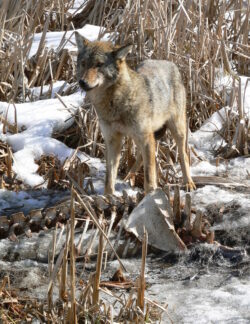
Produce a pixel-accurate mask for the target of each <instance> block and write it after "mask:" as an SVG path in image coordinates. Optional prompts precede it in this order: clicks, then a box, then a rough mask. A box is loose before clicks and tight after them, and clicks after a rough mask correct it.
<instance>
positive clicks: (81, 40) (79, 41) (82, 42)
mask: <svg viewBox="0 0 250 324" xmlns="http://www.w3.org/2000/svg"><path fill="white" fill-rule="evenodd" d="M75 38H76V45H77V47H78V50H80V51H81V50H84V49H85V48H86V47H87V46H88V45H89V43H90V41H89V40H87V38H85V37H83V36H82V35H81V34H79V33H78V32H75Z"/></svg>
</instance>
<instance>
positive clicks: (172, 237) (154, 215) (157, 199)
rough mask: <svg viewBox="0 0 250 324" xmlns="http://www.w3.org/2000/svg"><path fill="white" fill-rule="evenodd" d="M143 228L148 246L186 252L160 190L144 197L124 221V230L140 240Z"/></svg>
mask: <svg viewBox="0 0 250 324" xmlns="http://www.w3.org/2000/svg"><path fill="white" fill-rule="evenodd" d="M144 227H145V229H146V231H147V232H148V244H149V245H151V246H153V247H155V248H157V249H160V250H162V251H167V252H168V251H175V250H186V245H185V244H184V243H183V241H182V240H181V239H180V237H179V236H178V234H177V233H176V232H175V229H174V223H173V212H172V209H171V206H170V203H169V200H168V197H167V196H166V195H165V193H164V191H163V190H161V189H160V188H158V189H156V190H154V191H153V192H151V193H149V194H148V195H146V196H145V197H144V198H143V200H142V201H141V202H140V203H139V205H138V206H137V207H136V208H135V209H134V210H133V211H132V213H131V214H130V215H129V217H128V219H127V221H125V229H126V230H127V231H128V232H130V233H133V234H134V235H135V236H136V237H137V238H138V239H139V240H142V238H143V233H144Z"/></svg>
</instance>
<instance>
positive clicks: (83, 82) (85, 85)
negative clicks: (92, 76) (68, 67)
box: [79, 80, 88, 89]
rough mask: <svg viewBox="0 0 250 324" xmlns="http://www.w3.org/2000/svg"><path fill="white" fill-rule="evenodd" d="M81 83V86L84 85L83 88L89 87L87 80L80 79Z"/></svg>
mask: <svg viewBox="0 0 250 324" xmlns="http://www.w3.org/2000/svg"><path fill="white" fill-rule="evenodd" d="M79 85H80V87H82V88H83V89H86V88H88V84H87V82H85V81H84V80H80V81H79Z"/></svg>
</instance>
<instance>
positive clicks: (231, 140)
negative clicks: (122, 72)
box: [0, 0, 250, 181]
mask: <svg viewBox="0 0 250 324" xmlns="http://www.w3.org/2000/svg"><path fill="white" fill-rule="evenodd" d="M73 4H74V0H68V1H63V0H57V1H56V0H54V1H35V0H30V1H16V0H11V1H8V0H1V1H0V6H1V7H0V100H2V101H8V102H11V101H15V102H17V101H24V100H27V97H29V94H30V89H31V88H32V87H34V86H43V85H44V84H50V85H51V88H52V87H53V81H55V80H58V79H61V80H66V81H68V82H70V83H72V82H73V81H74V69H75V67H74V60H73V58H72V56H71V54H70V53H69V52H68V51H67V50H65V49H64V47H63V42H62V44H61V46H60V47H59V48H58V49H56V50H52V49H50V50H48V49H46V44H45V41H44V39H45V36H46V33H47V32H49V31H55V30H69V29H73V28H80V27H82V26H84V25H85V24H86V23H91V24H96V25H101V26H102V27H104V28H103V33H104V32H111V33H112V40H113V41H114V42H115V43H117V44H124V43H132V44H134V48H133V53H132V55H131V56H130V57H129V61H130V64H131V65H132V66H134V65H135V64H136V63H138V62H139V61H140V60H143V59H145V58H154V59H168V60H171V61H174V62H175V63H176V64H177V65H178V67H179V68H180V71H181V73H182V75H183V78H184V82H185V85H186V89H187V99H188V100H187V108H188V109H187V111H188V117H189V126H190V128H191V130H196V129H198V128H199V127H200V126H201V125H202V123H203V122H204V121H205V120H206V119H207V118H208V117H209V116H210V115H211V114H212V113H213V112H215V111H217V110H218V109H220V108H222V107H224V106H226V105H227V106H229V108H230V109H229V110H228V112H227V115H228V120H227V122H225V128H224V129H223V131H222V133H221V135H222V136H223V137H224V138H225V140H226V142H227V143H228V146H227V148H226V150H225V149H224V151H223V155H224V157H227V158H230V157H233V156H235V155H239V154H240V155H242V154H244V155H248V154H249V141H250V138H249V116H248V115H247V114H244V104H243V101H242V100H241V97H240V96H239V93H240V91H241V85H240V83H239V81H238V75H239V74H244V75H247V76H249V74H250V71H249V69H250V68H249V67H250V64H249V63H250V61H249V59H250V57H249V54H248V53H249V47H250V46H249V44H248V33H249V12H250V4H249V1H243V0H234V1H232V0H230V1H223V0H210V1H198V0H197V1H191V0H188V1H184V2H183V1H179V0H165V1H159V0H152V1H151V0H150V1H149V0H136V1H130V0H128V1H124V0H113V1H108V0H105V1H96V0H86V1H83V5H82V6H81V7H80V9H79V10H78V12H77V13H76V14H74V15H73V16H72V15H71V14H70V13H69V10H68V9H69V8H72V6H73ZM35 32H42V33H43V36H42V38H41V42H40V46H39V48H38V51H37V53H36V55H34V56H33V57H32V58H29V56H28V54H29V50H30V47H31V44H32V39H33V37H34V33H35ZM100 36H101V35H100ZM221 75H223V76H224V75H226V76H229V77H230V80H231V83H230V84H227V85H225V84H224V85H223V86H220V87H219V86H218V82H217V79H218V78H219V77H220V76H221ZM31 99H32V98H31ZM233 107H236V108H237V109H236V110H237V114H235V112H233ZM94 114H95V113H94V111H93V109H92V110H91V111H89V109H86V110H83V111H82V114H81V118H80V119H81V120H80V123H82V124H83V128H84V129H85V130H86V132H85V133H84V134H83V132H82V131H78V132H79V133H80V135H81V141H80V142H79V143H80V144H83V145H85V146H86V150H87V152H88V153H90V154H91V155H94V156H103V145H102V142H101V136H100V133H98V124H97V121H96V118H95V115H94ZM164 142H165V143H167V146H166V145H161V146H160V148H159V160H160V161H161V162H162V163H163V165H162V168H163V169H165V166H166V165H168V166H169V164H170V163H169V161H170V160H171V159H172V160H174V159H175V155H176V154H175V152H173V154H172V157H171V154H170V158H168V156H169V147H170V148H171V149H173V148H174V144H173V143H172V142H171V140H170V139H168V138H167V137H165V138H164ZM125 152H126V154H124V155H123V160H128V158H129V159H130V160H133V154H134V153H133V152H134V148H133V146H131V142H130V141H128V142H127V146H126V149H125ZM170 153H171V152H170ZM131 164H132V161H131V162H129V163H127V164H126V166H125V167H124V168H123V169H124V172H125V173H126V172H127V169H128V168H129V166H130V165H131ZM165 180H169V179H164V181H165ZM170 180H171V181H172V180H173V179H170Z"/></svg>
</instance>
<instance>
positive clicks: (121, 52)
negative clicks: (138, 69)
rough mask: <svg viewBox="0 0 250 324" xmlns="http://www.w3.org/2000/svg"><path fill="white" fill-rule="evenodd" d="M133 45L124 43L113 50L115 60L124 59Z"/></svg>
mask: <svg viewBox="0 0 250 324" xmlns="http://www.w3.org/2000/svg"><path fill="white" fill-rule="evenodd" d="M132 48H133V45H125V46H122V47H120V48H118V49H117V50H115V51H114V52H113V53H114V56H115V58H116V59H117V60H125V58H126V56H127V55H128V53H129V52H131V51H132Z"/></svg>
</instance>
